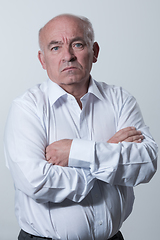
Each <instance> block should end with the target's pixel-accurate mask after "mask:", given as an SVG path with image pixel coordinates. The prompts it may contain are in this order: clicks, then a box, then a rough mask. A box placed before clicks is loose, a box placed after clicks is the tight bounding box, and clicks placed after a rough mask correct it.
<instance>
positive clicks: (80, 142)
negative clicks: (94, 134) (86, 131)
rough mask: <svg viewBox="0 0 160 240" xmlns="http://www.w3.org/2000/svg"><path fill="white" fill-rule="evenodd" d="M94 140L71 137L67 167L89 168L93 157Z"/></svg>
mask: <svg viewBox="0 0 160 240" xmlns="http://www.w3.org/2000/svg"><path fill="white" fill-rule="evenodd" d="M94 151H95V142H94V141H88V140H84V139H78V138H77V139H73V141H72V145H71V149H70V155H69V162H68V166H69V167H81V168H90V166H91V164H92V163H93V162H94V158H95V153H94Z"/></svg>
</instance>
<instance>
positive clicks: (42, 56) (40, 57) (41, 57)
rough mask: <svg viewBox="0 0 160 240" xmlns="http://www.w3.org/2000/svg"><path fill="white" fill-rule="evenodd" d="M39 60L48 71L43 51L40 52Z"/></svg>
mask: <svg viewBox="0 0 160 240" xmlns="http://www.w3.org/2000/svg"><path fill="white" fill-rule="evenodd" d="M38 59H39V61H40V63H41V65H42V67H43V69H45V70H46V64H45V57H44V54H43V52H42V51H38Z"/></svg>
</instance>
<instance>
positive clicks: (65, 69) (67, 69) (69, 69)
mask: <svg viewBox="0 0 160 240" xmlns="http://www.w3.org/2000/svg"><path fill="white" fill-rule="evenodd" d="M76 69H77V68H76V67H66V68H64V69H63V70H62V72H65V71H71V70H76Z"/></svg>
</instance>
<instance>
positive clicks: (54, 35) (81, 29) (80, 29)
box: [40, 16, 87, 45]
mask: <svg viewBox="0 0 160 240" xmlns="http://www.w3.org/2000/svg"><path fill="white" fill-rule="evenodd" d="M76 37H81V38H83V39H84V41H86V43H87V37H86V30H85V23H84V22H83V21H82V20H81V19H79V18H76V17H68V16H61V17H57V18H54V19H52V20H51V21H49V22H48V23H47V24H46V25H45V26H44V27H43V28H42V30H41V33H40V41H41V44H43V45H46V44H48V42H49V41H51V40H55V41H59V40H62V39H63V38H66V39H68V40H69V39H72V38H76Z"/></svg>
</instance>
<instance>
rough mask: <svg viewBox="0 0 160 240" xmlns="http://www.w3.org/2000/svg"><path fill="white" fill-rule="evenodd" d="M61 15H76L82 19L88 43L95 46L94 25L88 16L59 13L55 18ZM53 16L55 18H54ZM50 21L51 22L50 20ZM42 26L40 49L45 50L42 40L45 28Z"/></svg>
mask: <svg viewBox="0 0 160 240" xmlns="http://www.w3.org/2000/svg"><path fill="white" fill-rule="evenodd" d="M60 16H69V17H75V18H77V19H79V20H81V22H82V24H83V25H82V26H83V29H84V34H85V37H86V40H87V44H88V45H89V46H90V47H92V46H93V43H94V37H95V36H94V30H93V26H92V23H91V22H90V21H89V19H88V18H86V17H83V16H76V15H73V14H61V15H58V16H56V17H54V18H57V17H60ZM54 18H53V19H54ZM53 19H51V20H50V21H52V20H53ZM50 21H49V22H50ZM46 25H47V23H46V24H45V25H44V27H45V26H46ZM44 27H42V28H41V29H40V30H39V39H38V40H39V47H40V49H41V50H42V51H43V47H42V41H41V32H42V30H43V28H44Z"/></svg>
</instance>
